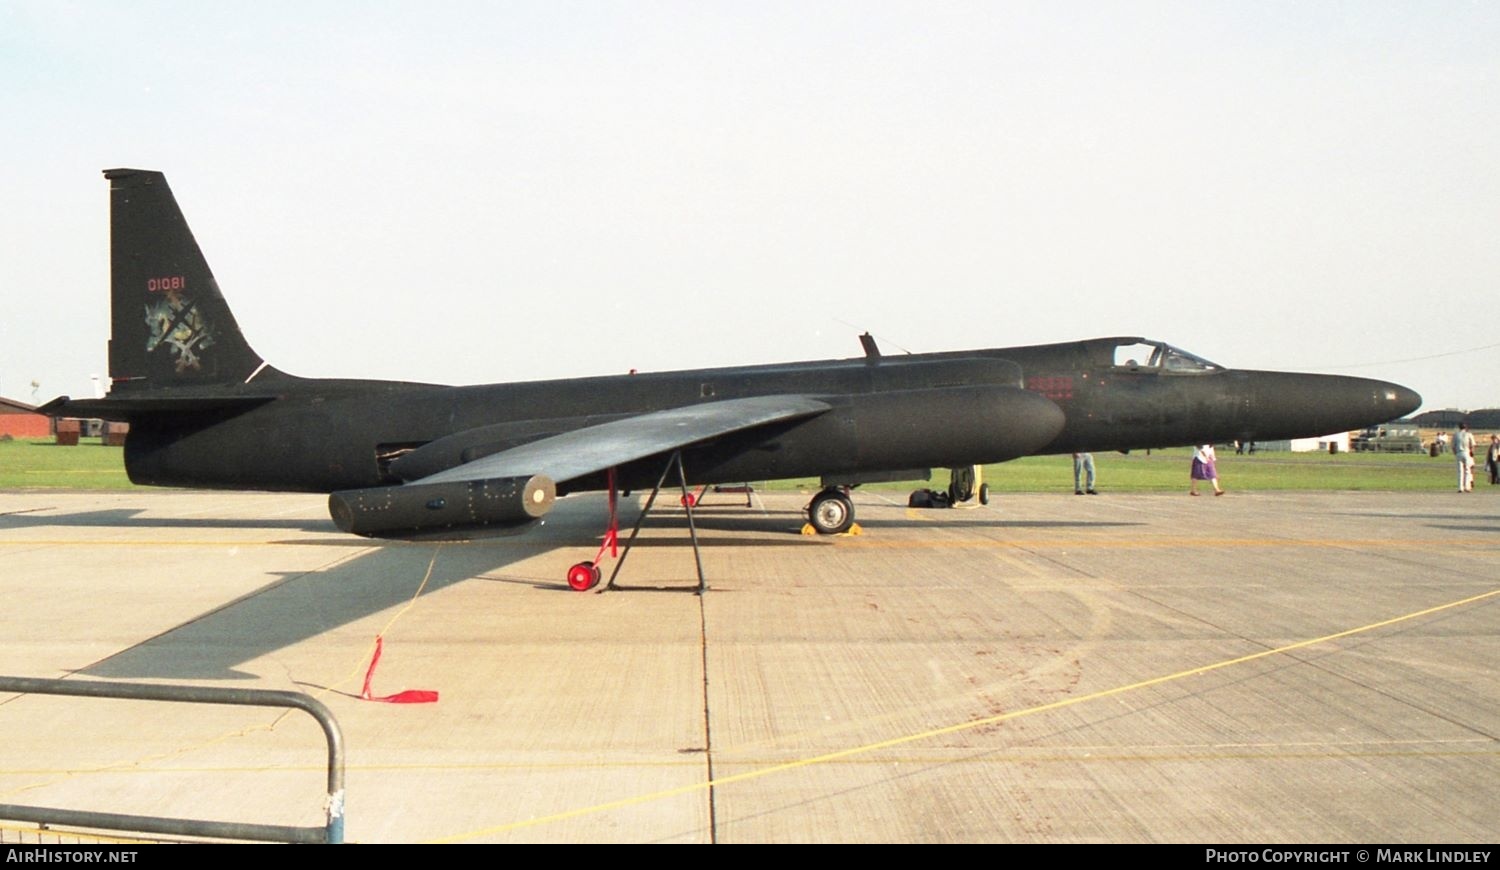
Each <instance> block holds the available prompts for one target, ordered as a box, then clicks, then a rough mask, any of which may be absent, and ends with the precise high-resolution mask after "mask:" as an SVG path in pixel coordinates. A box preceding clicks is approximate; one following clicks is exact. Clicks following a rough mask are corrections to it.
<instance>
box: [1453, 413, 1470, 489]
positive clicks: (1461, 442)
mask: <svg viewBox="0 0 1500 870" xmlns="http://www.w3.org/2000/svg"><path fill="white" fill-rule="evenodd" d="M1453 458H1454V459H1457V460H1458V491H1459V492H1473V491H1474V435H1473V433H1471V432H1470V431H1469V422H1468V421H1467V420H1465V421H1464V422H1462V423H1459V424H1458V430H1457V431H1456V432H1454V433H1453Z"/></svg>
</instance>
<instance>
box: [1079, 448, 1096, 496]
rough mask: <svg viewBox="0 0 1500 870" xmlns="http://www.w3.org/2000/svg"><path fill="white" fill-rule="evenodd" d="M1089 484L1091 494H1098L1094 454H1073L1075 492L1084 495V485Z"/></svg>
mask: <svg viewBox="0 0 1500 870" xmlns="http://www.w3.org/2000/svg"><path fill="white" fill-rule="evenodd" d="M1085 484H1087V485H1088V493H1089V495H1098V494H1099V491H1098V490H1096V489H1094V454H1092V453H1074V454H1073V494H1074V495H1083V492H1084V489H1083V487H1084V485H1085Z"/></svg>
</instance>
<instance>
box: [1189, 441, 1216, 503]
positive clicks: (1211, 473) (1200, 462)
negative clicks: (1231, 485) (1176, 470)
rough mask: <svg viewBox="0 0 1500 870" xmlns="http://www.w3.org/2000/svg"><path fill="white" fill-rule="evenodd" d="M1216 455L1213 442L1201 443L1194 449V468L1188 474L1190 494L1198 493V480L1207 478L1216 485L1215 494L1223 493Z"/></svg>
mask: <svg viewBox="0 0 1500 870" xmlns="http://www.w3.org/2000/svg"><path fill="white" fill-rule="evenodd" d="M1215 460H1216V457H1215V456H1214V446H1213V445H1212V444H1200V445H1198V448H1197V449H1196V450H1194V451H1193V470H1192V473H1191V474H1189V475H1188V483H1189V486H1188V495H1197V494H1198V481H1200V480H1206V481H1208V482H1210V483H1212V484H1213V485H1214V495H1223V494H1224V490H1222V489H1220V488H1219V470H1218V469H1217V468H1216V467H1214V463H1215Z"/></svg>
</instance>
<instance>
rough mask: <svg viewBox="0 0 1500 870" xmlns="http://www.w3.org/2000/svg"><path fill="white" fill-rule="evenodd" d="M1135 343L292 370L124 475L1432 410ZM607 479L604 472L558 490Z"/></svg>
mask: <svg viewBox="0 0 1500 870" xmlns="http://www.w3.org/2000/svg"><path fill="white" fill-rule="evenodd" d="M1122 341H1133V340H1132V339H1095V340H1092V341H1081V342H1071V343H1065V344H1053V345H1038V346H1030V347H1015V348H995V349H989V350H978V351H968V352H955V353H940V354H915V355H904V356H895V357H889V356H887V357H873V358H863V359H860V358H856V359H849V360H829V361H821V362H809V363H792V364H784V365H770V366H749V367H740V368H723V369H705V370H698V371H680V372H663V373H653V374H637V375H619V376H606V377H596V378H582V379H574V380H562V381H533V382H524V383H514V384H496V385H488V386H466V387H447V386H435V385H429V384H413V383H403V382H387V381H318V380H304V379H299V378H290V377H286V378H285V380H281V381H277V382H275V386H276V387H277V394H278V396H279V397H278V398H275V399H272V400H270V401H267V402H265V403H264V404H260V405H258V406H255V407H252V408H249V409H248V410H242V409H233V408H230V409H225V410H223V411H220V412H217V413H212V414H206V415H205V414H198V415H192V416H190V417H185V416H183V415H177V414H169V413H160V414H135V415H131V418H130V419H131V423H132V431H131V435H130V438H129V440H128V442H127V446H126V467H127V470H128V472H129V474H130V477H131V479H132V480H134V481H136V482H138V483H146V484H155V485H167V486H215V487H228V488H244V489H270V490H292V491H310V492H330V491H334V490H341V489H354V488H361V487H370V486H380V485H388V484H394V483H400V482H402V481H409V480H415V479H420V478H422V477H425V476H427V475H429V474H433V473H436V472H438V471H441V470H443V469H445V468H450V467H453V466H456V465H459V464H461V463H464V462H468V461H471V460H473V459H476V458H479V457H482V456H485V455H488V454H491V453H495V452H498V451H501V450H505V449H508V448H510V447H514V446H516V445H519V444H524V443H527V442H530V441H535V440H537V439H539V438H544V437H547V436H551V435H556V434H559V433H562V432H568V431H573V430H576V429H582V428H584V427H587V426H593V425H597V424H600V423H605V422H609V421H611V420H616V419H623V418H626V417H630V416H635V415H639V414H642V413H649V412H651V411H656V410H661V409H667V408H677V407H684V406H689V405H692V404H695V403H704V402H712V401H718V400H724V399H732V398H740V397H745V396H762V395H778V394H798V395H810V396H816V397H819V398H822V399H825V400H827V401H829V402H830V404H832V405H833V406H834V409H833V411H831V412H829V413H827V414H823V415H821V416H817V417H814V418H812V419H808V420H798V421H791V422H788V423H783V424H778V425H775V426H772V427H769V428H768V429H757V430H754V431H751V432H748V433H743V434H741V435H732V436H728V437H725V438H721V439H716V440H715V441H713V442H711V443H708V444H704V445H701V446H697V447H690V448H688V449H687V450H686V451H685V453H684V457H685V464H686V467H687V471H688V474H689V476H690V478H691V479H692V481H693V482H694V483H699V484H702V483H722V482H729V481H741V480H763V479H777V478H788V477H816V476H829V475H832V476H837V475H839V474H841V473H846V472H855V471H858V470H865V471H869V470H873V469H876V468H883V469H889V470H897V469H909V468H926V467H944V466H958V465H966V464H978V463H989V462H1003V461H1005V460H1008V459H1014V458H1016V457H1017V456H1019V455H1025V454H1044V453H1068V452H1072V451H1075V450H1078V451H1105V450H1131V449H1142V448H1152V447H1168V446H1177V445H1186V444H1199V443H1206V442H1224V441H1229V440H1236V439H1238V440H1273V439H1281V438H1290V437H1303V436H1311V435H1319V434H1328V433H1331V432H1338V431H1344V430H1348V429H1353V428H1357V427H1360V426H1365V425H1370V424H1372V423H1377V422H1383V421H1385V420H1389V419H1393V418H1395V417H1399V416H1401V415H1402V414H1404V413H1407V412H1409V411H1411V410H1413V409H1414V408H1415V407H1416V405H1417V404H1418V403H1419V401H1420V399H1419V398H1418V397H1417V396H1416V394H1415V393H1412V392H1411V391H1410V390H1407V389H1405V388H1403V387H1400V386H1397V385H1395V384H1389V383H1385V382H1383V381H1375V380H1368V379H1363V378H1349V377H1341V376H1330V375H1312V374H1296V373H1286V372H1260V371H1236V370H1230V369H1223V368H1220V367H1217V366H1212V365H1211V364H1208V365H1207V366H1205V367H1198V368H1193V369H1190V370H1174V369H1169V368H1168V367H1167V366H1165V365H1161V364H1157V365H1150V364H1137V365H1128V364H1124V363H1122V364H1120V365H1116V364H1114V361H1113V360H1112V359H1111V358H1110V354H1111V353H1112V352H1113V351H1114V350H1115V348H1116V347H1118V346H1119V345H1120V343H1121V342H1122ZM1190 359H1191V358H1190ZM1124 362H1125V363H1129V362H1135V361H1134V360H1126V361H1124ZM1021 387H1024V390H1023V389H1019V388H1021ZM126 392H127V393H128V391H126ZM659 469H660V461H659V460H654V461H652V462H640V463H634V464H631V465H627V466H625V467H622V468H621V469H620V477H619V482H620V484H621V485H622V486H625V487H627V488H641V487H645V486H649V485H650V483H651V482H653V481H654V480H655V478H656V476H657V474H658V473H659ZM603 486H604V477H603V475H595V476H592V477H589V478H584V479H580V480H578V481H574V482H573V483H571V484H569V485H568V486H566V487H559V491H560V492H562V493H566V492H569V491H580V490H588V489H596V488H602V487H603Z"/></svg>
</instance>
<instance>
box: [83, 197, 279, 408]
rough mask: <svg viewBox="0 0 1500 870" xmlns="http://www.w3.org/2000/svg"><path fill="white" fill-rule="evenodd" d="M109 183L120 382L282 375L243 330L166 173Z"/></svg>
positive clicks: (133, 385) (114, 341)
mask: <svg viewBox="0 0 1500 870" xmlns="http://www.w3.org/2000/svg"><path fill="white" fill-rule="evenodd" d="M104 177H105V178H107V179H109V182H110V192H109V196H110V213H109V224H110V285H111V286H110V303H111V307H112V315H111V317H112V319H111V334H110V342H109V376H110V381H111V382H112V384H113V386H114V387H115V388H116V389H125V390H127V391H135V390H140V389H155V388H161V387H168V386H187V385H202V386H210V385H229V384H242V383H245V382H247V381H249V380H250V379H251V378H256V377H266V376H267V375H275V374H278V373H277V372H276V370H275V369H272V368H270V366H267V365H266V363H265V361H264V360H262V359H261V358H260V355H259V354H257V353H256V352H255V351H254V350H252V349H251V348H250V345H249V343H248V342H246V341H245V337H244V335H242V334H241V333H240V328H239V324H237V323H236V322H235V320H234V315H233V314H232V313H231V312H230V311H229V306H228V305H227V304H225V302H224V296H223V294H222V293H220V292H219V285H218V282H216V281H215V280H214V275H213V272H212V271H211V270H210V269H209V268H208V261H207V260H205V259H204V257H203V252H202V251H200V250H199V249H198V242H197V240H196V239H194V238H193V232H192V230H191V229H189V228H188V224H187V219H186V218H184V217H183V215H182V210H181V209H180V208H178V206H177V200H176V198H174V197H173V196H172V189H171V188H170V187H168V186H167V179H166V176H164V175H163V174H162V173H160V172H150V171H146V170H141V169H107V170H105V172H104Z"/></svg>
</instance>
